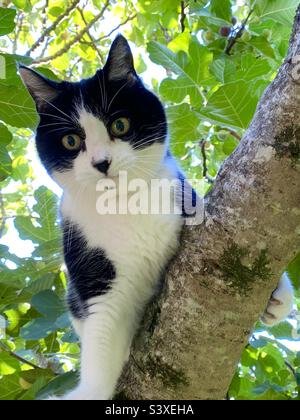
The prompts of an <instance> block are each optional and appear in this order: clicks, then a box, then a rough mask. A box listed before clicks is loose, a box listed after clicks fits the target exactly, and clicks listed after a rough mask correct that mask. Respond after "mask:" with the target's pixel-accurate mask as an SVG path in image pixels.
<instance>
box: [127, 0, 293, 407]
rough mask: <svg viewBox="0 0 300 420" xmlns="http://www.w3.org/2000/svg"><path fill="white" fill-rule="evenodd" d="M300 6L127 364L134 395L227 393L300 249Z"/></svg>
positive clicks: (219, 396) (187, 231)
mask: <svg viewBox="0 0 300 420" xmlns="http://www.w3.org/2000/svg"><path fill="white" fill-rule="evenodd" d="M299 53H300V7H299V8H298V11H297V15H296V20H295V25H294V30H293V34H292V37H291V42H290V48H289V52H288V57H287V59H286V60H285V62H284V63H283V65H282V66H281V68H280V70H279V73H278V75H277V77H276V79H275V80H274V81H273V82H272V83H271V85H270V86H269V87H268V88H267V90H266V92H265V93H264V95H263V97H262V98H261V101H260V103H259V105H258V109H257V111H256V114H255V116H254V118H253V121H252V123H251V125H250V127H249V129H248V131H247V132H246V134H245V136H244V138H243V139H242V141H241V142H240V144H239V146H238V148H237V150H236V151H235V152H234V153H233V154H232V156H230V157H229V159H227V161H226V162H225V163H224V165H223V166H222V168H221V170H220V173H219V175H218V178H217V181H216V184H215V186H214V188H213V190H212V192H211V193H210V194H209V195H208V196H207V197H206V200H205V220H204V223H203V224H202V225H200V226H197V227H186V228H185V230H184V233H183V238H182V249H181V251H180V253H179V255H178V256H177V258H176V260H175V261H174V262H173V264H172V265H171V267H170V269H169V271H168V274H167V278H166V282H165V286H164V290H163V292H162V295H161V297H160V298H159V301H158V302H156V303H155V304H153V305H150V307H149V308H148V309H147V314H146V317H145V320H144V322H143V326H142V328H141V331H140V333H139V335H138V337H137V338H136V340H135V344H134V346H133V350H132V356H131V358H130V362H129V364H128V366H127V367H126V369H125V372H124V375H123V378H122V381H121V388H120V389H121V390H122V395H123V397H124V396H126V398H129V399H224V398H225V397H226V393H227V390H228V387H229V385H230V382H231V380H232V377H233V374H234V371H235V368H236V366H237V363H238V361H239V359H240V356H241V353H242V350H243V348H244V347H245V345H246V344H247V340H248V338H249V334H250V333H251V330H252V328H253V325H254V323H255V321H257V320H258V318H259V316H260V314H261V313H262V312H263V310H264V308H265V306H266V304H267V301H268V299H269V297H270V294H271V292H272V291H273V290H274V288H276V285H277V283H278V280H279V277H280V274H281V273H282V272H283V270H284V269H285V268H286V266H287V264H288V263H289V261H290V260H291V259H292V258H293V257H294V256H295V255H296V253H297V251H299V248H300V182H299V174H300V64H299V63H300V57H298V59H297V55H298V54H299Z"/></svg>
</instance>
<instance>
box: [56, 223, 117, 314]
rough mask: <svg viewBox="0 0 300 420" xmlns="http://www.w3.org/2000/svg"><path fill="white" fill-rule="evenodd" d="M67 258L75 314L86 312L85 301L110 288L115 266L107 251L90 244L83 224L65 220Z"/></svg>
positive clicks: (69, 299)
mask: <svg viewBox="0 0 300 420" xmlns="http://www.w3.org/2000/svg"><path fill="white" fill-rule="evenodd" d="M63 243H64V256H65V262H66V265H67V268H68V273H69V283H68V304H69V307H70V310H71V313H72V315H73V316H74V317H75V318H82V317H85V316H86V315H87V311H88V308H87V306H86V302H87V300H88V299H91V298H92V297H96V296H100V295H102V294H104V293H106V292H107V291H108V290H109V289H110V285H111V282H112V280H113V279H114V278H115V277H116V270H115V267H114V266H113V264H112V262H111V261H110V260H109V259H108V258H107V257H106V255H105V252H104V251H103V250H102V249H99V248H90V247H88V245H87V241H86V240H85V238H84V235H83V234H82V232H81V231H80V228H79V227H78V226H76V225H74V224H71V223H70V222H68V221H64V222H63Z"/></svg>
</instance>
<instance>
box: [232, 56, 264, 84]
mask: <svg viewBox="0 0 300 420" xmlns="http://www.w3.org/2000/svg"><path fill="white" fill-rule="evenodd" d="M270 71H272V66H271V64H270V60H269V59H267V58H263V57H255V56H254V55H253V54H250V53H248V54H244V55H243V56H242V57H241V69H240V70H239V71H238V72H237V74H236V80H238V79H241V80H245V81H252V80H255V79H258V78H263V77H266V76H267V75H268V73H269V72H270Z"/></svg>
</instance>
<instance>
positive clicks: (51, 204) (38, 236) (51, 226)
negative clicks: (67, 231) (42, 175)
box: [14, 187, 61, 245]
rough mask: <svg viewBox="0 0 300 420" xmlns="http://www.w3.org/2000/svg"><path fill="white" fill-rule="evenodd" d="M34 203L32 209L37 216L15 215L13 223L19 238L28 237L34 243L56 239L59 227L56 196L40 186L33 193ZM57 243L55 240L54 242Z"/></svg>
mask: <svg viewBox="0 0 300 420" xmlns="http://www.w3.org/2000/svg"><path fill="white" fill-rule="evenodd" d="M34 198H35V200H36V204H35V205H34V206H33V210H34V211H35V212H36V213H37V214H38V215H39V218H37V219H32V218H31V217H29V216H17V217H16V218H15V221H14V224H15V227H16V229H17V230H18V232H19V235H20V237H21V239H24V240H26V239H29V240H31V241H33V242H35V243H38V244H43V243H45V242H48V243H49V242H51V244H52V245H53V242H52V241H55V240H58V238H59V237H60V235H61V233H60V229H59V227H58V225H57V197H56V196H55V195H54V194H53V193H52V191H50V190H49V189H47V188H46V187H40V188H39V189H38V190H37V191H35V193H34ZM56 244H57V242H56Z"/></svg>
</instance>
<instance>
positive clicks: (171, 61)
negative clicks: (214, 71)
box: [148, 38, 213, 106]
mask: <svg viewBox="0 0 300 420" xmlns="http://www.w3.org/2000/svg"><path fill="white" fill-rule="evenodd" d="M148 51H149V52H150V58H151V59H152V61H154V62H156V63H158V64H161V65H164V66H165V67H166V68H169V69H171V70H172V71H173V72H174V73H175V74H177V75H178V76H179V77H178V79H177V80H173V79H171V78H168V79H166V80H165V81H163V82H162V84H161V87H160V92H161V94H162V96H163V97H165V98H166V99H168V100H171V101H174V102H177V103H178V102H181V101H182V100H183V99H184V98H185V96H187V95H189V96H190V99H191V103H192V104H193V105H194V106H200V105H201V104H202V101H203V97H202V94H201V86H206V85H209V84H210V83H212V81H213V79H212V75H211V73H210V72H209V65H210V64H211V62H212V59H213V54H212V53H211V52H210V51H209V50H208V49H207V48H206V47H204V46H203V45H200V44H199V42H198V40H197V39H196V38H193V39H192V40H191V43H190V46H189V57H190V58H189V61H188V62H187V61H186V60H185V59H180V58H179V55H175V54H174V53H173V52H172V51H170V50H168V49H167V48H166V47H165V46H163V45H160V44H158V43H157V42H151V43H150V44H149V47H148ZM182 54H183V55H182V56H183V57H185V55H184V53H182Z"/></svg>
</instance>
